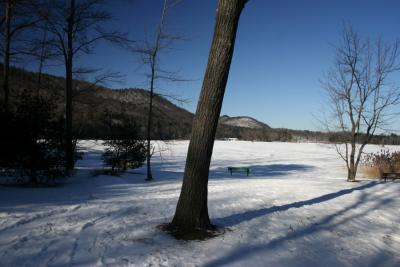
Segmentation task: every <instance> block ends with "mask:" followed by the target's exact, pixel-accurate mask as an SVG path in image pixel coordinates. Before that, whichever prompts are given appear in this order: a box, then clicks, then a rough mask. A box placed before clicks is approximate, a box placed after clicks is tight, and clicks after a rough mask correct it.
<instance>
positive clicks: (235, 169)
mask: <svg viewBox="0 0 400 267" xmlns="http://www.w3.org/2000/svg"><path fill="white" fill-rule="evenodd" d="M228 171H229V172H230V173H231V176H232V173H234V172H243V173H246V174H247V176H249V174H250V168H249V167H228Z"/></svg>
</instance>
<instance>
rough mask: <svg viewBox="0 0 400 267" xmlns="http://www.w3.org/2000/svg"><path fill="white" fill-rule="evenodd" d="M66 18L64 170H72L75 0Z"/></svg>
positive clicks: (71, 3) (71, 2)
mask: <svg viewBox="0 0 400 267" xmlns="http://www.w3.org/2000/svg"><path fill="white" fill-rule="evenodd" d="M69 12H70V14H69V17H68V32H67V34H68V37H67V38H68V44H67V45H68V46H67V55H66V60H65V71H66V75H65V76H66V79H65V82H66V85H65V101H66V105H65V156H66V162H65V164H66V166H65V168H66V170H72V169H73V168H74V145H73V140H72V114H73V112H72V66H73V65H72V59H73V46H72V38H73V27H74V19H75V18H74V16H75V0H71V1H70V9H69Z"/></svg>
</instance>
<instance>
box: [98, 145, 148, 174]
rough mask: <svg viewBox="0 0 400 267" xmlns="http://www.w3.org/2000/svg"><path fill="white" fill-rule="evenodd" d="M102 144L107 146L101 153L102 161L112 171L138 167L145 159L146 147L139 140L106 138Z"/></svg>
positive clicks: (123, 170) (118, 171)
mask: <svg viewBox="0 0 400 267" xmlns="http://www.w3.org/2000/svg"><path fill="white" fill-rule="evenodd" d="M104 145H106V146H107V148H106V149H105V152H104V154H103V161H104V163H105V165H107V166H109V167H111V172H112V173H120V172H125V171H126V170H127V169H128V168H129V169H135V168H138V167H140V166H142V165H143V162H144V161H145V160H146V147H145V144H144V142H143V141H141V140H135V139H124V140H107V141H105V142H104Z"/></svg>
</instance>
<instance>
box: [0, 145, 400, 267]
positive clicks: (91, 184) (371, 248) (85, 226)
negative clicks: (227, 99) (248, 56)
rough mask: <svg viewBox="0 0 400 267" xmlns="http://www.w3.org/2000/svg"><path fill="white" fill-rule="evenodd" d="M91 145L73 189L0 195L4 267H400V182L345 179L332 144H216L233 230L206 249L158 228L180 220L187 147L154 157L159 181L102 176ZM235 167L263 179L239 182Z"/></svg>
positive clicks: (216, 191) (216, 203)
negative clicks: (176, 218) (95, 172)
mask: <svg viewBox="0 0 400 267" xmlns="http://www.w3.org/2000/svg"><path fill="white" fill-rule="evenodd" d="M83 145H84V146H85V148H86V149H85V152H86V153H85V155H84V159H83V160H82V161H79V162H78V164H77V165H78V171H77V173H76V175H74V177H72V178H69V179H68V180H67V181H66V182H65V184H64V185H63V186H59V187H56V188H14V187H0V266H289V267H290V266H307V267H308V266H326V267H329V266H334V267H336V266H360V267H361V266H362V267H365V266H400V183H399V182H387V183H382V182H379V181H373V180H364V181H362V182H359V183H347V182H345V176H346V175H345V170H344V168H343V163H342V162H341V161H340V160H339V159H338V158H337V156H336V154H335V152H334V150H333V149H331V148H330V147H329V146H328V145H324V144H294V143H261V142H254V143H253V142H241V141H234V142H232V141H231V142H229V141H217V142H216V144H215V149H214V155H213V160H212V168H211V173H210V183H209V212H210V216H211V219H212V221H213V222H214V223H216V224H218V225H220V226H224V227H226V228H227V229H228V230H227V231H226V232H225V234H224V235H221V236H218V237H215V238H213V239H209V240H206V241H179V240H175V239H173V238H172V237H170V236H169V235H167V234H166V233H164V232H162V231H161V230H159V228H157V226H158V225H159V224H162V223H166V222H169V221H170V220H171V218H172V215H173V213H174V209H175V205H176V202H177V198H178V195H179V190H180V186H181V177H182V173H183V168H184V161H185V156H186V150H187V145H188V142H186V141H180V142H175V143H173V144H170V145H169V146H168V147H169V150H167V151H164V152H163V155H162V157H160V156H155V158H154V177H155V181H154V182H150V183H148V182H144V181H143V180H144V178H145V169H144V168H142V169H137V170H133V171H130V172H128V173H126V174H124V175H123V176H121V177H111V176H104V175H103V176H93V170H95V169H99V168H101V162H100V160H99V157H100V153H101V151H102V147H101V146H100V145H98V144H96V143H94V142H85V143H84V144H83ZM378 149H380V148H379V147H370V148H369V150H370V151H373V150H378ZM391 149H397V148H395V147H392V148H391ZM235 165H237V166H242V165H248V166H250V167H251V171H252V174H251V175H250V176H249V177H246V176H245V175H243V174H234V175H233V176H232V177H231V176H230V175H229V173H228V172H227V169H226V168H227V166H235ZM359 178H362V177H359Z"/></svg>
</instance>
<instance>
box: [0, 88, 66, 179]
mask: <svg viewBox="0 0 400 267" xmlns="http://www.w3.org/2000/svg"><path fill="white" fill-rule="evenodd" d="M55 109H56V106H55V104H54V103H53V102H52V101H50V100H49V99H46V98H44V97H36V96H35V97H33V96H31V95H29V94H27V93H25V94H22V95H21V96H20V97H19V98H18V102H17V103H16V104H15V109H14V110H13V112H8V113H4V112H2V113H1V114H0V117H1V118H0V119H1V123H2V131H1V134H0V169H1V171H2V172H3V173H5V174H6V175H7V176H12V177H17V178H18V180H20V181H25V180H26V179H28V181H29V182H31V183H38V182H40V181H42V182H48V181H49V180H51V181H54V180H55V178H58V177H61V176H64V175H66V173H65V172H64V146H63V125H64V124H63V119H62V118H59V117H56V116H55ZM20 178H24V179H20Z"/></svg>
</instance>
